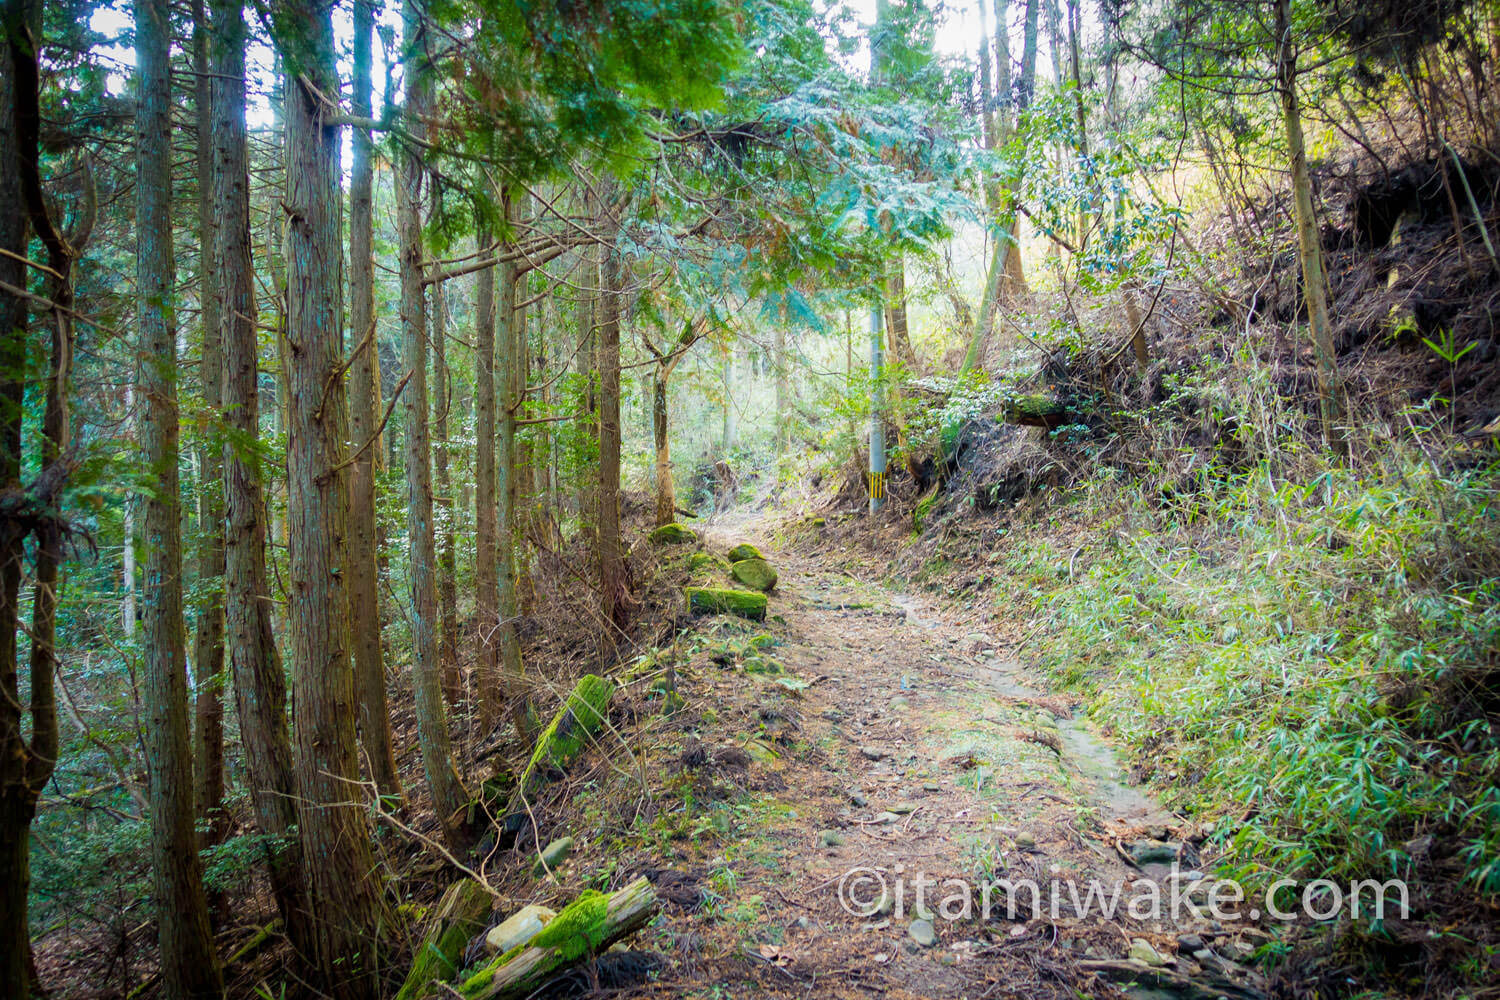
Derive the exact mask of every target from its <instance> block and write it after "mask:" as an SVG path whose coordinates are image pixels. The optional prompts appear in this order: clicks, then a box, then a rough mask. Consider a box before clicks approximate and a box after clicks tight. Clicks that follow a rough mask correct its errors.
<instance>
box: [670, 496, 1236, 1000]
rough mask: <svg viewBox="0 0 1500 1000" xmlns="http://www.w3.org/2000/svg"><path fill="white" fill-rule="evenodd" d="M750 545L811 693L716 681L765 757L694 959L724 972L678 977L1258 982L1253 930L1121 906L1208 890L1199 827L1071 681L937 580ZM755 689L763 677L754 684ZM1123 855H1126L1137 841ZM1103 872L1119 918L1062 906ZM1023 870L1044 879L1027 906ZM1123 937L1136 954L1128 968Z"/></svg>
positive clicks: (841, 990) (773, 627) (1231, 985)
mask: <svg viewBox="0 0 1500 1000" xmlns="http://www.w3.org/2000/svg"><path fill="white" fill-rule="evenodd" d="M755 527H756V526H755V525H754V523H753V522H752V523H744V522H741V523H738V524H733V525H729V526H726V525H724V524H723V523H722V522H721V523H720V524H719V525H718V526H717V527H716V528H712V529H710V538H711V547H713V548H719V549H722V548H724V547H726V543H730V542H737V541H743V540H746V539H747V538H750V539H752V540H755V541H758V542H763V541H764V539H757V538H755V534H756V533H755V531H754V528H755ZM762 548H764V549H766V550H767V555H768V557H769V558H771V559H772V560H773V561H774V562H775V563H776V565H777V568H778V570H779V571H780V573H781V581H780V584H779V587H778V590H777V592H776V594H775V595H773V599H772V603H771V613H772V615H773V621H772V622H771V623H770V631H771V633H772V634H773V635H774V636H776V638H777V639H778V640H779V643H780V644H779V645H778V646H776V647H775V648H774V649H772V650H769V651H768V652H770V653H771V655H773V656H774V657H775V658H776V659H777V660H779V661H780V662H781V663H782V664H784V666H785V667H786V669H787V671H788V674H789V675H790V677H791V678H795V680H793V681H792V685H793V686H794V687H801V686H802V685H804V684H805V685H806V687H803V688H802V689H801V690H800V691H797V692H796V693H795V694H794V695H792V696H787V694H786V688H785V686H784V685H781V684H780V682H779V681H776V680H775V679H774V678H766V677H752V676H747V675H737V676H732V677H731V678H729V679H728V680H727V682H726V683H727V684H729V685H736V686H739V687H740V688H741V689H742V690H741V693H740V695H739V697H740V700H741V702H746V701H747V700H748V709H753V711H754V713H755V714H756V715H758V717H759V722H760V725H761V726H762V727H763V730H762V733H761V736H760V738H758V739H755V740H751V741H749V742H743V743H742V745H744V746H746V747H747V748H748V749H750V750H752V751H755V753H754V754H753V755H754V756H755V757H756V758H757V760H756V762H755V763H754V764H753V765H752V768H753V769H755V770H758V771H760V772H763V776H762V779H761V780H760V781H759V782H758V787H759V788H760V789H761V792H760V795H761V799H760V801H761V808H759V809H758V810H756V811H755V814H756V821H755V822H756V829H755V831H754V832H753V833H752V834H751V835H748V836H740V837H737V838H736V841H735V847H734V849H733V850H732V851H730V850H726V851H725V852H724V855H723V856H722V857H719V858H715V859H713V861H714V862H718V863H719V864H720V865H722V868H721V869H720V870H721V871H722V870H732V871H733V873H734V876H733V885H734V888H733V893H732V895H733V898H732V899H730V898H727V895H726V898H725V899H724V900H723V906H724V907H726V908H730V909H732V910H733V912H735V913H737V914H738V915H739V916H738V919H739V920H740V926H738V927H736V928H734V931H735V933H738V934H739V935H740V939H741V941H742V942H743V947H742V949H741V952H742V954H741V955H740V956H736V957H735V958H734V959H726V960H724V961H721V962H717V963H713V965H714V967H713V968H712V969H711V970H707V971H708V973H709V975H710V977H711V978H718V979H719V981H720V982H719V984H718V985H716V986H714V987H713V988H712V989H711V990H709V991H707V992H705V991H703V989H702V987H701V983H702V981H703V979H702V975H703V972H704V971H705V970H700V974H699V976H698V977H696V978H697V980H698V983H699V984H700V985H699V986H698V987H697V988H692V989H690V988H687V984H686V983H682V984H681V986H682V987H683V992H684V993H687V994H688V995H700V996H708V995H727V996H742V995H768V994H799V995H811V996H818V997H825V996H828V997H845V996H849V997H854V996H860V997H864V996H870V995H872V994H873V995H881V996H889V997H980V996H1051V995H1056V996H1064V995H1067V996H1073V995H1077V994H1076V993H1075V990H1082V991H1084V992H1086V993H1088V994H1091V995H1096V996H1108V995H1113V994H1114V990H1115V989H1121V988H1123V989H1125V990H1127V992H1129V993H1130V994H1131V995H1134V996H1138V997H1142V998H1144V997H1147V996H1201V997H1209V996H1253V995H1256V994H1257V993H1258V992H1259V990H1260V985H1261V984H1259V983H1258V981H1257V979H1256V977H1255V976H1254V975H1253V974H1252V973H1250V972H1248V971H1247V970H1245V969H1244V968H1243V967H1241V966H1239V965H1237V964H1235V963H1233V962H1231V961H1229V958H1230V957H1238V958H1243V957H1245V955H1246V954H1248V951H1249V949H1250V948H1251V947H1253V946H1254V944H1255V943H1257V942H1255V941H1254V940H1247V939H1246V938H1245V936H1244V935H1245V932H1240V933H1239V934H1228V933H1223V932H1224V930H1225V928H1224V927H1223V925H1222V924H1220V923H1215V922H1213V921H1211V920H1210V919H1208V917H1207V916H1206V915H1203V916H1200V917H1195V916H1193V915H1192V912H1191V910H1189V909H1187V908H1186V906H1185V904H1182V905H1179V906H1178V912H1177V919H1175V920H1174V919H1172V914H1171V913H1169V912H1164V913H1162V914H1161V915H1160V917H1159V918H1154V919H1146V920H1143V921H1139V920H1134V919H1131V918H1130V917H1128V916H1126V914H1125V910H1126V904H1127V902H1130V901H1131V900H1133V899H1136V898H1138V897H1145V898H1146V899H1147V900H1148V902H1146V903H1141V904H1139V905H1141V906H1148V905H1149V886H1148V885H1147V883H1148V882H1149V883H1151V884H1153V885H1155V886H1156V887H1157V888H1158V889H1159V894H1160V898H1161V900H1162V903H1161V906H1162V909H1163V910H1167V909H1169V908H1170V905H1171V904H1170V898H1169V894H1170V889H1171V886H1172V885H1173V883H1174V882H1176V883H1177V885H1178V892H1179V895H1181V896H1183V897H1184V898H1191V897H1190V896H1189V893H1190V892H1196V893H1197V895H1198V898H1200V899H1201V896H1202V893H1203V892H1204V891H1205V890H1206V889H1207V887H1208V883H1203V884H1200V885H1198V886H1197V889H1196V890H1191V889H1190V887H1191V886H1193V885H1194V883H1196V882H1197V880H1198V879H1200V878H1201V877H1202V876H1201V874H1200V873H1197V872H1194V871H1192V869H1193V867H1194V865H1196V864H1197V863H1198V856H1197V851H1196V849H1195V847H1194V844H1193V842H1192V831H1191V830H1190V829H1189V824H1187V823H1184V822H1182V821H1181V820H1179V819H1177V818H1175V817H1173V816H1171V815H1170V814H1169V813H1167V812H1165V811H1164V810H1162V809H1161V808H1160V807H1159V806H1158V805H1157V804H1156V803H1154V802H1152V801H1151V800H1150V799H1148V798H1147V797H1146V796H1144V795H1142V794H1141V792H1140V791H1139V790H1138V789H1135V788H1132V787H1131V786H1130V785H1129V784H1128V783H1127V781H1126V779H1125V775H1124V774H1122V773H1121V770H1120V767H1119V765H1118V763H1117V762H1116V759H1115V756H1114V754H1113V752H1112V751H1111V749H1110V748H1109V747H1108V745H1107V744H1106V743H1105V742H1104V741H1103V740H1102V739H1101V738H1100V737H1099V736H1098V735H1097V734H1095V733H1094V732H1093V731H1092V730H1091V729H1090V728H1089V727H1088V726H1087V725H1086V724H1085V723H1084V722H1083V721H1082V720H1080V719H1078V718H1075V717H1074V713H1073V708H1074V706H1073V705H1072V704H1071V703H1070V702H1069V701H1068V700H1067V699H1065V698H1059V697H1055V696H1050V695H1048V694H1047V693H1046V691H1045V685H1044V683H1043V682H1042V681H1041V680H1040V679H1039V678H1036V677H1034V676H1029V675H1028V673H1027V672H1026V670H1025V669H1024V668H1023V667H1022V666H1021V665H1020V664H1019V663H1018V662H1017V661H1016V659H1015V658H1014V657H1013V656H1011V655H1010V654H1009V652H1008V651H1007V650H1006V649H1004V648H1002V647H1001V646H1000V645H999V644H998V643H997V642H996V641H995V640H994V639H993V638H992V637H991V636H989V635H987V634H985V633H983V632H976V631H973V630H972V629H971V628H966V627H964V626H962V625H960V624H958V623H956V622H955V621H954V619H953V617H952V616H950V615H948V614H947V613H945V611H944V609H943V608H941V607H939V606H938V605H937V604H936V603H934V602H933V601H932V600H931V599H929V598H927V597H923V596H917V595H912V594H899V593H894V592H892V591H890V590H887V589H885V588H884V587H881V586H879V585H876V584H874V583H871V582H864V581H859V580H856V579H853V578H851V577H850V576H848V575H846V574H844V573H841V572H839V571H836V570H834V569H832V568H830V567H827V566H824V565H822V564H820V563H819V562H817V561H815V560H813V559H810V558H806V557H803V556H799V555H798V554H796V553H793V552H787V551H775V550H773V549H771V548H769V547H768V546H766V545H762ZM755 684H760V685H764V686H763V687H761V688H760V693H759V694H758V695H756V694H747V693H746V692H745V690H744V689H745V688H746V685H750V686H752V687H753V686H754V685H755ZM778 685H779V686H778ZM744 711H745V714H746V715H747V716H749V715H750V711H749V710H744ZM751 718H752V721H753V716H752V717H751ZM773 754H774V755H775V756H772V755H773ZM1132 851H1133V852H1134V853H1135V855H1136V857H1137V862H1139V863H1137V862H1132V861H1130V860H1128V859H1127V855H1128V854H1130V853H1131V852H1132ZM1174 858H1175V860H1176V862H1177V865H1178V867H1177V870H1176V871H1175V872H1174V871H1173V868H1172V865H1171V862H1172V861H1173V860H1174ZM851 873H852V874H851ZM997 879H1009V880H1011V881H1012V882H1013V883H1019V886H1020V887H1019V888H1017V889H1016V890H1015V891H1014V893H1013V894H1012V896H1011V897H1010V898H1012V899H1014V901H1015V903H1016V906H1017V912H1016V914H1015V916H1014V917H1011V916H1010V915H1009V914H1008V913H1007V905H1006V899H1007V897H1006V896H1005V894H1004V892H1003V890H1000V889H992V890H991V892H990V894H989V907H990V916H989V919H985V917H984V912H983V911H984V889H983V887H984V886H985V885H986V884H991V883H993V882H994V880H997ZM924 880H925V882H926V883H927V884H926V885H925V886H923V885H922V883H923V881H924ZM946 880H957V881H954V882H949V881H946ZM1092 882H1097V883H1098V884H1099V885H1100V886H1101V888H1102V891H1103V892H1104V893H1106V894H1109V893H1112V892H1114V891H1116V887H1119V893H1120V895H1119V897H1118V898H1119V900H1120V901H1119V904H1118V906H1119V912H1117V913H1115V914H1114V916H1113V917H1112V918H1106V917H1103V916H1101V915H1099V914H1098V913H1097V912H1094V913H1090V914H1089V915H1087V916H1077V915H1075V907H1074V905H1073V899H1074V897H1073V896H1072V895H1071V894H1070V890H1069V886H1072V887H1074V889H1075V890H1076V892H1077V894H1078V898H1079V899H1086V898H1087V894H1088V891H1089V886H1090V884H1091V883H1092ZM1030 883H1034V884H1035V885H1036V886H1037V887H1038V890H1039V891H1040V892H1041V894H1042V898H1041V903H1040V906H1041V911H1042V913H1041V916H1039V917H1037V916H1034V911H1033V909H1032V907H1033V902H1032V901H1033V898H1034V896H1035V892H1033V891H1032V890H1030V889H1028V888H1027V887H1026V886H1027V885H1028V884H1030ZM721 884H722V880H721ZM960 886H962V887H963V888H962V889H961V888H960ZM919 892H920V894H921V897H922V898H921V899H920V900H919ZM1052 893H1055V894H1056V895H1057V897H1058V898H1059V900H1060V909H1059V912H1058V914H1057V915H1056V916H1053V914H1052V913H1051V912H1050V907H1051V903H1050V898H1051V894H1052ZM882 896H884V904H885V905H881V901H882ZM964 898H967V899H968V900H969V906H968V910H967V911H964V909H963V908H962V906H961V902H960V901H961V900H963V899H964ZM736 906H738V909H734V908H735V907H736ZM1095 909H1097V907H1095ZM929 911H930V912H929ZM965 912H967V915H966V916H965ZM923 918H928V919H927V921H926V923H914V921H918V920H922V919H923ZM1188 935H1198V936H1199V937H1200V938H1201V939H1202V940H1195V939H1194V938H1193V937H1191V936H1188ZM1136 939H1140V940H1139V941H1136ZM1142 943H1144V944H1146V945H1149V948H1146V949H1142V947H1141V944H1142ZM1194 951H1196V952H1197V956H1196V957H1193V956H1192V954H1191V953H1192V952H1194ZM1129 954H1133V955H1134V956H1135V957H1136V958H1137V959H1140V958H1144V959H1145V960H1146V961H1145V962H1138V963H1135V964H1132V963H1131V962H1129V961H1126V958H1127V955H1129ZM745 955H748V958H746V957H743V956H745ZM1147 962H1151V963H1160V964H1146V963H1147ZM1131 980H1134V981H1135V982H1136V983H1137V985H1134V986H1132V985H1129V982H1130V981H1131ZM736 983H738V984H740V985H735V984H736ZM1111 983H1113V984H1114V985H1112V984H1111ZM752 984H753V985H752ZM714 990H723V991H724V992H717V993H716V992H713V991H714Z"/></svg>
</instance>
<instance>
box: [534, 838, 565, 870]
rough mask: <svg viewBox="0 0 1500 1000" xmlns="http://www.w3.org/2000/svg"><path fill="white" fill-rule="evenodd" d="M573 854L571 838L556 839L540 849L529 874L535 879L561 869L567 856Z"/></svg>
mask: <svg viewBox="0 0 1500 1000" xmlns="http://www.w3.org/2000/svg"><path fill="white" fill-rule="evenodd" d="M571 853H573V838H572V837H558V838H557V839H556V840H554V841H552V842H551V843H550V844H548V845H547V846H546V847H544V848H543V849H542V853H541V854H538V855H537V858H536V860H535V861H533V862H532V863H531V874H532V875H533V876H535V877H537V878H540V877H541V876H543V875H545V874H547V873H548V872H555V871H557V869H558V868H560V867H562V863H563V862H564V861H566V860H568V855H569V854H571Z"/></svg>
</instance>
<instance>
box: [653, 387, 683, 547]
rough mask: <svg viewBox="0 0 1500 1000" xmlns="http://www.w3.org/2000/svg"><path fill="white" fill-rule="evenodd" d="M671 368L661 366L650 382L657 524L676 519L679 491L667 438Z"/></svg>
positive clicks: (667, 522) (668, 522)
mask: <svg viewBox="0 0 1500 1000" xmlns="http://www.w3.org/2000/svg"><path fill="white" fill-rule="evenodd" d="M671 375H672V369H671V367H669V366H667V365H663V364H660V363H658V364H657V366H656V375H655V377H654V378H653V379H652V380H651V436H652V439H653V441H654V443H655V445H656V462H655V467H656V523H657V524H658V525H662V524H670V523H671V522H673V521H675V520H677V489H676V487H675V486H674V485H673V483H672V448H671V443H670V441H669V439H668V438H667V379H668V378H670V377H671Z"/></svg>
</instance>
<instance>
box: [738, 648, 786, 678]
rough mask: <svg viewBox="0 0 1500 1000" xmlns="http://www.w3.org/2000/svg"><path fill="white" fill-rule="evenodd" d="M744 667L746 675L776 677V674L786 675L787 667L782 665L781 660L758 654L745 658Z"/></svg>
mask: <svg viewBox="0 0 1500 1000" xmlns="http://www.w3.org/2000/svg"><path fill="white" fill-rule="evenodd" d="M744 666H745V673H747V674H766V675H771V676H774V675H776V674H784V673H786V667H785V666H783V665H782V663H781V661H780V660H778V659H776V658H775V657H774V656H761V655H760V654H758V653H757V654H754V655H751V656H747V657H745V664H744Z"/></svg>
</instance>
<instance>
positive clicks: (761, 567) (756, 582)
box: [729, 559, 776, 590]
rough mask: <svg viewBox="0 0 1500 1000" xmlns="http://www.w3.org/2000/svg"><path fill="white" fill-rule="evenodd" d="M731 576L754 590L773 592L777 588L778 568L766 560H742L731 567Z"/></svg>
mask: <svg viewBox="0 0 1500 1000" xmlns="http://www.w3.org/2000/svg"><path fill="white" fill-rule="evenodd" d="M729 575H730V576H732V577H734V578H735V579H736V580H738V581H739V582H740V583H743V584H744V585H745V586H747V587H750V588H751V589H753V590H771V589H772V588H774V587H775V586H776V567H774V566H772V565H771V564H770V563H768V562H766V561H765V560H764V559H741V560H740V561H739V562H737V563H735V564H734V565H733V566H731V567H729Z"/></svg>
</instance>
